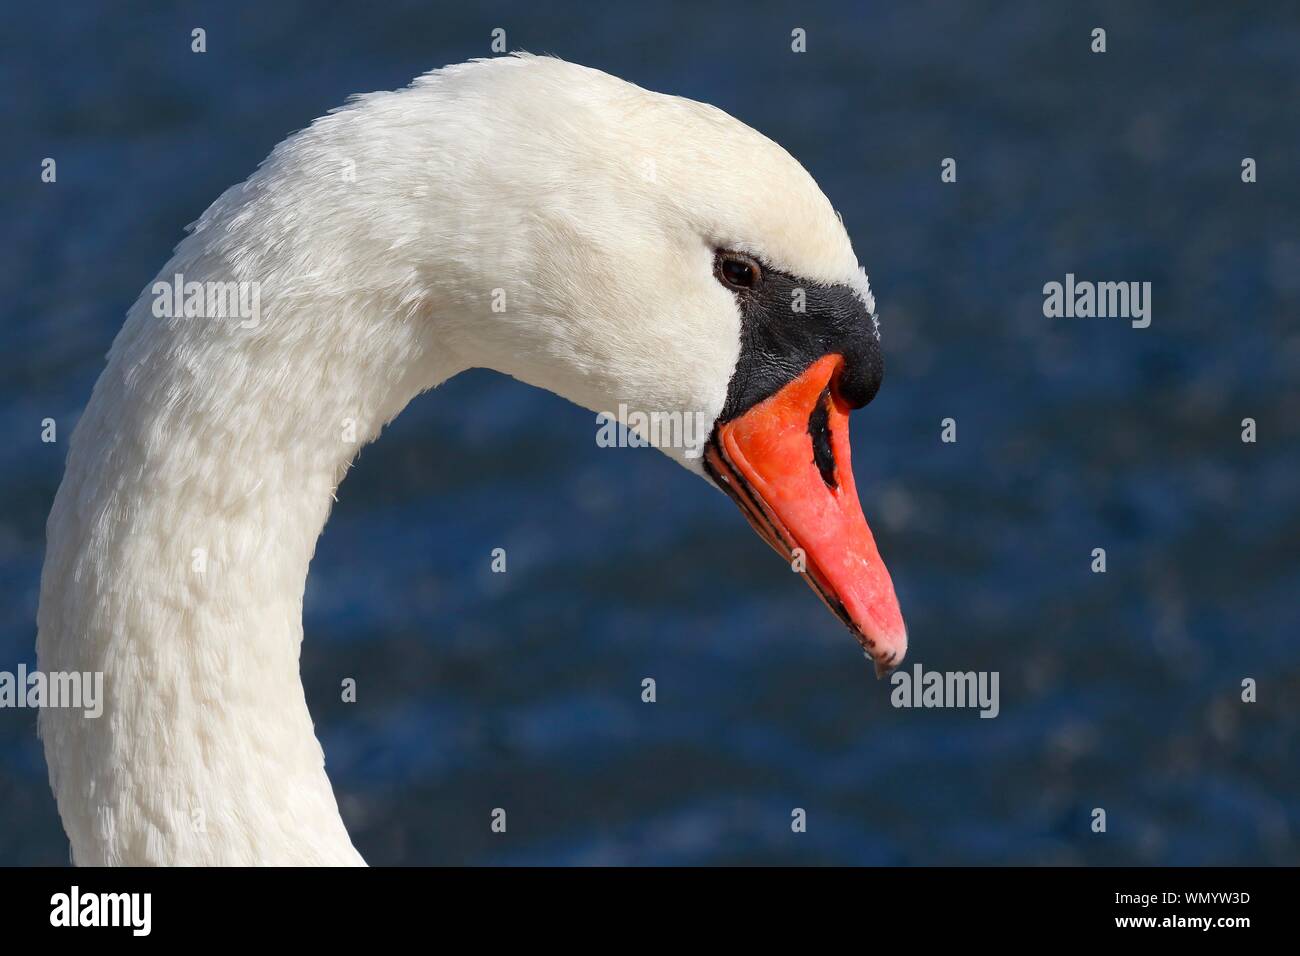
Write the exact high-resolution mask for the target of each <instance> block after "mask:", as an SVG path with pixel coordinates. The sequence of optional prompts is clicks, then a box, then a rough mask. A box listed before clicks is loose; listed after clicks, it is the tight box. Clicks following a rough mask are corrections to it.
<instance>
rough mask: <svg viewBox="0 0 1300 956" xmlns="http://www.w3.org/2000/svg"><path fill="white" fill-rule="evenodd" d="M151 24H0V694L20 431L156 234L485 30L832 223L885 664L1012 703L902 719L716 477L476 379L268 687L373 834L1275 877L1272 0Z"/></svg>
mask: <svg viewBox="0 0 1300 956" xmlns="http://www.w3.org/2000/svg"><path fill="white" fill-rule="evenodd" d="M158 6H159V5H157V4H121V3H115V4H103V5H101V6H100V7H99V8H96V7H95V6H92V5H84V6H77V5H65V4H45V5H23V6H21V7H18V6H14V7H11V8H10V9H9V10H8V11H7V13H6V26H5V29H4V31H3V33H2V34H0V46H2V48H3V60H2V62H3V72H2V74H0V96H2V97H3V101H2V102H3V105H2V108H0V109H2V111H0V128H2V129H3V130H4V135H3V137H0V138H2V139H3V140H4V145H3V147H0V149H3V151H4V153H3V169H2V172H3V175H2V177H0V190H3V213H4V214H3V217H2V219H0V231H2V232H3V239H4V243H3V249H4V256H3V257H2V258H0V315H2V316H3V319H2V322H0V370H2V372H3V376H2V383H0V435H2V436H4V440H3V441H0V467H2V469H3V471H2V477H0V669H6V670H12V669H14V668H15V667H16V665H17V663H18V662H20V661H23V660H26V661H27V662H29V663H31V662H32V660H33V657H34V654H33V640H34V632H35V627H34V619H35V612H36V602H37V586H38V579H39V571H40V564H41V558H42V549H43V538H44V535H43V527H44V521H45V515H46V513H47V511H48V509H49V505H50V502H51V500H52V497H53V494H54V491H55V488H56V487H57V484H58V481H59V477H60V474H61V469H62V461H63V456H64V452H65V447H66V446H65V442H64V441H61V442H60V443H59V444H55V445H48V444H42V443H41V442H40V440H39V433H40V421H41V419H42V418H45V417H47V416H51V417H55V418H56V419H58V421H59V427H60V435H61V436H62V437H63V438H65V439H66V436H67V435H68V434H70V432H71V426H72V424H73V422H74V421H75V419H76V417H77V415H78V414H79V412H80V410H81V408H82V407H83V406H84V403H85V401H86V399H87V397H88V396H89V394H90V389H91V385H92V384H93V382H94V379H95V377H96V376H97V375H98V373H99V371H100V369H101V367H102V363H103V355H104V353H105V351H106V349H107V348H108V345H109V343H110V342H111V340H112V338H113V336H114V334H115V333H116V331H117V329H118V327H119V325H120V324H121V321H122V317H123V315H124V313H125V311H126V309H127V307H128V305H129V304H130V303H131V302H132V301H133V300H134V298H135V297H136V296H137V294H138V293H139V292H140V290H141V289H142V288H143V287H144V286H145V285H146V284H148V283H149V282H151V281H152V278H153V276H154V274H155V273H156V271H157V270H158V269H159V268H160V267H161V266H162V264H163V263H164V262H165V261H166V259H167V257H168V253H169V250H170V249H171V247H172V246H173V245H174V244H175V243H176V242H177V241H178V240H179V239H180V238H181V236H182V227H183V226H184V225H185V224H186V223H188V222H190V221H192V220H193V219H195V218H196V217H197V216H198V214H199V213H200V212H202V210H203V209H204V208H205V206H206V205H207V204H208V203H209V202H211V201H212V200H213V199H214V198H216V196H217V195H218V194H219V193H220V192H221V191H222V189H224V188H225V187H226V186H228V185H230V184H232V183H234V182H237V181H239V180H242V179H243V178H245V177H246V176H247V175H248V174H249V173H250V172H251V171H252V170H253V168H254V167H255V166H256V164H257V163H258V162H259V161H260V160H261V159H262V158H263V157H264V156H265V155H266V154H267V153H268V152H269V150H270V149H271V147H272V146H273V145H274V144H275V143H276V142H278V141H279V140H280V139H282V138H283V137H284V136H285V135H286V134H287V133H289V132H290V131H292V130H294V129H297V128H300V127H302V126H304V125H306V124H307V123H309V122H310V121H311V120H312V119H313V118H314V117H316V116H318V115H319V114H321V113H323V112H324V111H326V110H327V109H329V108H331V107H333V106H336V105H338V104H339V103H341V102H342V101H343V100H344V99H345V98H346V97H347V96H348V95H349V94H351V93H355V92H363V91H369V90H375V89H388V88H393V87H396V86H401V85H403V84H405V83H406V82H408V81H409V80H410V79H411V78H412V77H413V76H414V75H416V74H418V73H421V72H423V71H425V70H428V69H430V68H433V67H436V66H440V65H443V64H445V63H450V62H457V61H461V60H464V59H467V58H469V57H473V56H485V55H488V54H489V42H490V33H491V30H492V29H493V28H494V27H498V26H500V27H504V28H505V29H506V30H507V32H508V37H509V43H510V46H511V48H512V49H527V50H531V51H533V52H537V53H555V54H557V55H560V56H563V57H565V58H567V59H571V60H575V61H577V62H581V63H584V64H587V65H590V66H594V67H598V68H602V69H606V70H609V71H611V72H614V73H616V74H618V75H620V76H623V77H625V78H626V79H629V80H631V81H633V82H636V83H638V84H641V85H644V86H647V87H649V88H651V89H656V90H661V91H664V92H670V93H678V94H682V95H685V96H689V97H692V98H695V99H701V100H706V101H709V102H712V103H715V104H716V105H718V106H720V107H722V108H723V109H725V110H727V111H728V112H730V113H732V114H733V115H735V116H737V117H738V118H740V119H741V120H743V121H745V122H747V123H749V124H751V125H753V126H755V127H756V128H758V129H759V130H761V131H763V132H764V133H766V134H768V135H769V136H771V137H773V138H774V139H776V140H777V141H779V142H780V143H782V144H783V145H785V146H786V147H787V148H788V149H789V150H790V151H791V152H792V153H793V154H794V155H795V156H796V157H798V158H799V159H800V160H801V161H802V162H804V163H805V165H807V166H808V168H809V169H810V170H811V171H812V173H813V175H814V176H815V177H816V178H817V179H818V181H819V182H820V183H821V185H822V186H823V188H824V189H825V191H826V193H827V194H828V195H829V196H830V197H831V199H832V201H833V202H834V203H835V205H836V207H837V208H838V209H839V210H841V212H842V213H843V216H844V220H845V222H846V224H847V225H848V227H849V230H850V233H851V234H852V236H853V239H854V243H855V247H856V249H857V252H858V255H859V257H860V259H861V260H862V261H863V263H864V264H865V265H866V267H867V270H868V272H869V273H870V275H871V279H872V283H873V286H874V287H875V290H876V295H877V298H878V301H879V305H880V311H881V317H882V324H883V329H884V335H885V338H884V342H885V347H886V355H887V374H886V380H885V385H884V388H883V390H882V392H881V394H880V396H879V398H878V399H877V400H876V401H875V402H874V403H873V404H872V405H871V406H870V407H869V408H868V409H866V410H865V411H864V412H862V413H860V414H858V415H856V416H855V422H854V452H855V465H856V470H857V475H858V486H859V489H860V491H861V493H862V497H863V501H864V506H865V508H866V511H867V514H868V517H869V518H870V519H871V520H872V523H873V526H874V528H875V530H876V535H877V538H878V539H879V541H880V543H881V547H882V549H883V552H884V554H885V557H886V559H887V561H888V563H889V565H890V567H891V569H892V571H893V575H894V580H895V582H896V585H897V589H898V593H899V597H900V600H901V602H902V605H903V608H904V612H905V614H906V616H907V620H908V623H909V629H910V633H911V639H912V651H911V655H910V657H909V663H911V662H915V661H920V662H922V663H923V664H924V665H925V666H926V667H927V668H935V669H954V670H967V669H987V670H996V671H999V672H1000V674H1001V716H1000V717H999V718H998V719H996V720H980V719H977V718H976V716H975V713H974V712H972V711H952V710H942V711H908V710H895V709H893V708H892V707H890V705H889V700H888V695H889V690H890V687H889V685H888V684H887V683H884V682H877V681H876V680H874V679H872V676H871V671H870V669H869V667H868V666H867V664H866V662H865V661H863V660H862V657H861V655H860V653H859V652H858V650H857V648H856V645H855V643H854V642H853V640H852V639H851V638H850V637H849V636H848V635H846V634H845V633H844V632H843V630H842V629H841V627H840V625H839V624H837V623H836V621H835V620H834V619H833V618H832V617H831V616H830V615H829V614H828V613H826V611H825V609H823V608H822V607H821V605H820V604H818V603H817V601H816V599H815V598H814V596H813V595H812V593H811V592H810V591H809V590H808V589H807V588H805V587H803V586H802V584H800V583H799V582H798V581H797V580H796V579H795V578H794V577H793V576H792V575H791V574H790V572H789V570H788V568H786V567H785V566H784V565H782V564H781V562H780V561H778V560H777V559H776V558H775V557H774V556H773V555H772V554H771V553H770V552H769V551H768V550H767V548H766V547H765V546H764V545H762V543H761V542H760V541H759V540H758V539H757V538H756V537H755V536H754V535H753V534H752V532H751V531H750V530H749V528H748V527H747V526H746V525H745V523H744V521H743V520H742V518H741V516H740V514H739V513H737V512H736V510H735V509H734V507H733V506H732V505H731V504H730V503H729V502H728V501H727V500H726V499H725V498H724V497H723V496H722V495H720V494H717V493H716V492H713V491H711V490H710V489H709V488H708V487H707V486H706V485H705V483H704V482H702V481H700V480H698V479H696V478H693V477H692V476H690V475H689V474H687V473H686V472H685V471H683V470H682V469H680V468H678V467H677V466H676V465H673V464H672V463H670V462H669V461H668V460H667V459H666V458H664V457H662V456H661V455H659V454H658V453H657V452H655V451H653V450H649V449H643V450H610V449H602V448H598V447H596V445H595V442H594V441H593V436H594V434H595V423H594V421H593V418H592V416H591V415H590V414H589V413H587V412H585V411H582V410H579V409H576V408H574V407H572V406H570V405H567V404H566V403H565V402H563V401H561V400H560V399H558V398H555V397H553V396H550V395H545V394H541V393H538V392H535V391H532V390H530V389H528V388H527V387H525V386H523V385H520V384H518V383H515V382H513V381H510V380H508V379H505V378H503V377H500V376H496V375H492V374H489V373H486V372H474V373H471V374H468V375H465V376H463V377H462V378H459V379H456V380H454V381H453V382H451V383H450V384H448V385H447V386H445V387H444V388H442V389H439V390H438V391H437V392H436V393H434V394H431V395H427V396H425V397H423V398H421V399H420V400H418V401H417V402H415V403H414V405H413V406H412V407H411V408H410V409H409V410H408V411H407V412H406V413H405V414H404V415H403V416H402V417H401V418H400V419H399V420H398V421H397V423H396V424H395V425H394V426H393V428H392V429H391V430H390V431H389V432H388V433H387V434H386V435H385V437H384V438H383V439H382V440H381V441H380V442H379V443H378V444H377V445H375V446H373V447H371V448H369V449H367V450H366V451H365V452H364V453H363V454H362V456H361V459H360V461H359V463H358V466H357V467H356V468H355V469H354V470H353V472H352V473H351V476H350V477H349V479H348V481H347V482H346V483H345V484H344V486H343V488H342V490H341V493H340V500H339V504H338V506H337V508H336V510H335V513H334V516H333V518H332V520H331V521H330V523H329V525H328V527H327V529H326V532H325V535H324V538H323V539H322V541H321V543H320V547H319V550H318V552H317V556H316V559H315V562H314V563H313V565H312V571H311V577H310V581H309V584H308V590H307V595H306V611H305V617H306V631H307V637H306V642H305V646H304V652H303V674H304V680H305V682H306V685H307V692H308V697H309V700H310V701H311V704H312V712H313V714H314V716H315V718H316V721H317V727H318V731H319V733H320V736H321V739H322V741H323V743H324V746H325V751H326V755H327V761H328V766H329V769H330V774H331V777H332V779H333V781H334V784H335V788H336V791H337V793H338V796H339V802H340V804H341V807H342V810H343V814H344V817H345V818H346V820H347V822H348V825H349V828H350V829H351V832H352V833H353V835H354V838H355V841H356V844H357V846H358V848H359V849H360V850H361V851H362V853H363V854H364V855H365V856H366V857H367V858H368V859H369V860H370V861H371V862H373V863H407V862H449V863H495V862H505V863H539V862H549V863H729V862H798V863H812V862H834V863H981V864H985V863H1009V862H1020V863H1121V864H1129V863H1135V864H1136V863H1186V864H1201V863H1254V862H1267V863H1285V862H1290V863H1295V862H1297V861H1300V853H1298V852H1297V851H1298V848H1300V838H1298V837H1297V828H1298V827H1300V773H1298V772H1297V767H1296V762H1295V760H1296V751H1297V724H1298V722H1300V721H1298V719H1297V698H1298V696H1300V650H1297V644H1296V638H1297V632H1298V625H1300V614H1298V613H1297V593H1298V591H1300V560H1298V555H1297V551H1298V550H1300V493H1297V488H1296V481H1297V465H1298V464H1300V441H1297V438H1298V437H1300V400H1298V399H1300V394H1298V391H1297V390H1298V383H1300V375H1297V373H1298V372H1300V327H1298V325H1297V308H1298V306H1300V180H1298V178H1297V177H1298V176H1300V167H1298V165H1297V158H1298V149H1297V148H1298V147H1300V123H1298V122H1297V115H1296V113H1297V110H1296V104H1297V102H1300V99H1298V96H1297V94H1300V66H1298V65H1297V58H1298V57H1300V20H1298V19H1297V13H1296V10H1295V8H1294V6H1288V7H1283V6H1282V5H1278V6H1277V7H1276V8H1274V9H1273V10H1272V12H1271V13H1270V12H1269V11H1268V8H1264V7H1260V6H1256V5H1233V4H1221V3H1214V4H1201V5H1195V4H1186V3H1178V4H1172V3H1171V4H1167V5H1155V4H1141V5H1138V4H1130V3H1116V4H1108V5H1103V6H1097V7H1084V6H1079V7H1077V8H1074V5H1071V8H1070V9H1066V7H1065V5H1057V4H1052V5H1048V4H1024V5H1014V6H1013V5H986V4H964V5H963V4H949V3H942V4H940V3H908V4H899V5H897V6H896V7H894V6H892V5H889V6H887V5H885V4H874V3H873V4H844V5H816V6H810V5H807V4H797V5H790V6H789V8H783V7H782V6H779V5H768V4H751V3H744V4H731V5H718V6H705V5H701V4H696V3H676V4H656V3H638V4H635V5H629V6H627V7H626V8H622V7H620V6H615V5H608V4H600V5H593V6H590V7H581V6H579V5H577V4H564V5H558V6H555V7H548V6H545V5H541V4H537V3H534V2H532V0H529V2H523V0H520V2H511V3H498V4H486V5H479V4H440V3H432V2H421V3H397V4H379V3H361V4H339V5H322V7H321V8H320V9H317V8H316V6H315V5H311V4H296V3H279V4H272V3H249V4H230V3H210V4H196V5H192V6H187V7H183V8H174V9H167V10H163V9H158ZM1239 6H1240V7H1243V8H1244V7H1246V6H1250V7H1252V9H1250V10H1247V9H1240V8H1239ZM195 26H202V27H204V28H206V30H207V32H208V52H207V53H206V54H204V55H196V54H193V53H191V52H190V30H191V29H192V28H193V27H195ZM1095 26H1103V27H1105V28H1106V29H1107V30H1108V41H1109V52H1107V53H1106V54H1104V55H1095V54H1093V53H1091V52H1090V51H1089V43H1090V36H1089V34H1090V31H1091V29H1092V28H1093V27H1095ZM794 27H803V28H804V29H806V30H807V34H808V52H807V53H805V54H794V53H792V52H791V51H790V31H791V29H793V28H794ZM46 156H51V157H54V158H56V159H57V161H58V182H57V184H55V185H46V184H42V183H41V182H40V179H39V173H40V161H41V159H42V158H44V157H46ZM948 156H952V157H955V158H956V159H957V161H958V182H957V183H956V184H951V185H945V184H942V183H941V182H940V179H939V166H940V161H941V160H942V159H943V158H944V157H948ZM1245 156H1251V157H1254V158H1255V159H1256V160H1257V161H1258V164H1259V182H1258V183H1256V184H1253V185H1246V184H1243V183H1242V182H1241V179H1240V163H1241V160H1242V157H1245ZM1066 272H1073V273H1075V274H1076V275H1078V276H1079V277H1080V278H1086V279H1095V280H1136V281H1144V280H1145V281H1150V282H1151V283H1152V284H1153V287H1154V289H1153V300H1154V306H1153V322H1152V326H1151V327H1150V328H1149V329H1146V330H1134V329H1131V328H1129V326H1128V323H1127V322H1125V321H1122V320H1103V319H1092V320H1086V319H1081V320H1069V319H1045V318H1044V317H1043V314H1042V291H1041V290H1042V286H1043V284H1044V283H1045V282H1048V281H1052V280H1058V281H1059V280H1061V279H1063V277H1064V275H1065V273H1066ZM1246 416H1250V417H1253V418H1255V419H1256V420H1257V421H1258V423H1259V441H1258V443H1257V444H1254V445H1248V444H1243V443H1242V442H1241V441H1240V437H1239V435H1240V422H1241V419H1242V418H1244V417H1246ZM945 417H952V418H955V419H956V420H957V422H958V437H959V441H958V442H957V443H956V444H942V443H941V442H940V441H939V423H940V420H941V419H943V418H945ZM498 546H500V547H505V548H506V549H507V551H508V553H509V562H510V563H509V573H508V574H506V575H493V574H491V573H490V572H489V570H488V562H489V552H490V550H491V549H492V548H494V547H498ZM1095 547H1104V548H1106V549H1107V552H1108V563H1109V571H1108V573H1107V574H1104V575H1097V574H1092V573H1091V572H1090V570H1089V563H1090V560H1091V554H1090V553H1091V551H1092V549H1093V548H1095ZM646 676H652V677H654V678H656V680H657V681H658V693H659V702H658V703H657V704H654V705H647V704H643V703H641V702H640V697H639V693H640V681H641V679H642V678H643V677H646ZM344 677H354V678H356V679H357V681H358V683H359V695H360V697H359V701H358V702H357V703H356V704H351V705H347V704H343V703H341V702H340V701H339V693H338V688H339V682H340V680H342V678H344ZM1244 677H1252V678H1255V679H1256V680H1257V681H1258V683H1259V702H1258V703H1256V704H1253V705H1247V704H1243V703H1241V702H1240V700H1239V693H1240V682H1241V680H1242V679H1243V678H1244ZM34 726H35V720H34V716H33V715H32V713H31V712H30V711H0V863H59V862H63V861H66V859H67V848H66V847H67V844H66V841H65V839H64V837H63V834H62V831H61V829H60V826H59V822H58V818H57V814H56V812H55V809H54V805H53V800H52V798H51V797H50V794H49V790H48V787H47V784H46V780H45V767H44V760H43V757H42V755H41V752H40V748H39V744H38V742H37V741H36V739H35V734H34ZM497 806H502V807H506V808H507V809H508V811H509V814H510V818H509V819H510V830H509V833H508V835H505V836H500V835H493V834H491V833H490V832H489V830H488V813H489V811H490V809H491V808H492V807H497ZM796 806H799V807H803V808H805V809H806V810H807V812H808V818H809V825H808V832H807V833H806V834H801V835H795V834H792V833H791V831H790V826H789V821H790V810H791V808H792V807H796ZM1093 807H1104V808H1106V810H1107V811H1108V814H1109V831H1108V832H1107V833H1106V834H1104V835H1098V834H1093V833H1092V832H1090V829H1089V823H1090V820H1091V817H1090V811H1091V809H1092V808H1093Z"/></svg>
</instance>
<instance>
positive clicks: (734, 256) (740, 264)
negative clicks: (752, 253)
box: [713, 252, 763, 289]
mask: <svg viewBox="0 0 1300 956" xmlns="http://www.w3.org/2000/svg"><path fill="white" fill-rule="evenodd" d="M713 271H714V273H715V274H716V275H717V277H718V280H719V281H720V282H721V283H722V284H723V285H726V286H730V287H731V288H733V289H752V288H754V287H755V286H757V285H758V282H759V279H761V278H762V276H763V270H762V269H760V268H759V266H758V263H757V262H755V261H754V260H753V259H751V258H750V257H749V256H745V255H741V254H740V253H738V252H719V253H718V257H717V260H716V261H715V263H714V267H713Z"/></svg>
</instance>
